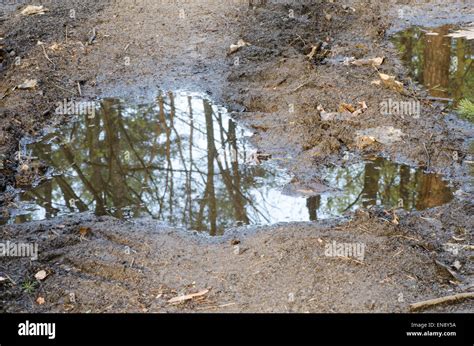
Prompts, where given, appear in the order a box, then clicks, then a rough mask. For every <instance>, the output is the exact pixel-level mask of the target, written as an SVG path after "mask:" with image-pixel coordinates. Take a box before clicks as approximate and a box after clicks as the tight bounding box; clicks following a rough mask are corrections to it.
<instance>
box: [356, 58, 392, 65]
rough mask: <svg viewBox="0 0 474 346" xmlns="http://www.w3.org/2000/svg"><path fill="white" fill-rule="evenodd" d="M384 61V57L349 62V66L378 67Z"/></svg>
mask: <svg viewBox="0 0 474 346" xmlns="http://www.w3.org/2000/svg"><path fill="white" fill-rule="evenodd" d="M384 60H385V58H384V57H378V58H371V59H358V60H354V61H351V64H352V65H355V66H366V65H371V66H380V65H382V64H383V61H384Z"/></svg>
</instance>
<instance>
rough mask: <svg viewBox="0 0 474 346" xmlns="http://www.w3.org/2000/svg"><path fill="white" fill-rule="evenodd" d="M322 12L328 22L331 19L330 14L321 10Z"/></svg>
mask: <svg viewBox="0 0 474 346" xmlns="http://www.w3.org/2000/svg"><path fill="white" fill-rule="evenodd" d="M323 12H324V18H326V20H327V21H328V22H329V21H330V20H331V19H332V16H331V15H330V14H329V13H327V12H326V11H323Z"/></svg>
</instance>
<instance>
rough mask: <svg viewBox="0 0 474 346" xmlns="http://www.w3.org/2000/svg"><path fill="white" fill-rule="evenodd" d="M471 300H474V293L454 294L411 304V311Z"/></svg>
mask: <svg viewBox="0 0 474 346" xmlns="http://www.w3.org/2000/svg"><path fill="white" fill-rule="evenodd" d="M469 298H474V292H468V293H459V294H454V295H451V296H446V297H441V298H435V299H429V300H425V301H422V302H418V303H414V304H410V310H411V311H415V310H420V309H425V308H428V307H430V306H435V305H439V304H443V303H454V302H456V301H458V300H463V299H469Z"/></svg>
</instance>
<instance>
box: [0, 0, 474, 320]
mask: <svg viewBox="0 0 474 346" xmlns="http://www.w3.org/2000/svg"><path fill="white" fill-rule="evenodd" d="M82 4H84V5H82ZM86 4H87V5H91V6H85V5H86ZM343 5H344V6H343ZM405 5H408V4H405ZM405 5H404V6H405ZM409 5H410V6H414V10H413V11H411V12H410V16H407V17H404V20H403V21H401V20H400V18H399V17H398V16H399V11H398V10H399V9H400V7H403V6H398V5H389V4H367V3H366V2H364V1H351V2H347V3H344V4H341V3H338V2H334V3H331V2H327V3H326V2H324V3H314V4H306V5H300V4H294V3H291V4H290V5H284V4H281V2H280V3H278V4H273V3H272V2H270V1H269V2H267V3H265V4H263V3H260V4H258V5H257V6H255V8H254V7H253V6H249V5H248V4H245V3H234V4H232V6H229V5H228V4H220V3H218V2H214V1H206V2H199V3H193V4H189V3H186V5H185V6H184V5H180V4H176V3H169V4H168V3H162V2H157V3H156V4H155V3H152V2H148V1H146V2H143V4H140V3H139V2H138V3H137V2H135V1H133V2H132V1H129V2H127V1H124V2H112V3H111V4H107V5H100V6H99V5H95V4H94V5H93V4H92V3H90V4H89V3H84V2H81V5H80V6H79V5H78V4H77V3H75V2H72V1H66V2H58V3H55V2H53V3H51V5H47V6H48V7H50V11H49V12H48V13H46V14H45V15H42V16H40V17H38V16H33V17H27V18H24V17H21V16H19V15H18V11H13V12H10V13H9V14H8V15H7V19H6V20H5V21H4V22H3V25H2V34H1V36H2V37H4V40H3V41H2V45H3V46H4V48H3V50H4V52H5V51H6V52H7V54H4V55H5V56H6V58H4V60H3V61H4V62H5V64H6V65H5V66H6V67H5V69H4V70H3V71H2V72H1V73H2V81H1V85H0V88H1V89H0V90H1V92H2V93H3V95H2V96H1V98H2V100H1V101H0V102H1V103H2V115H1V117H2V125H1V126H2V138H3V142H1V144H2V145H3V147H2V153H3V154H5V155H6V161H5V169H3V170H2V172H1V174H2V177H1V182H2V184H3V185H2V191H5V189H7V186H10V187H12V186H13V187H15V184H16V179H15V176H16V173H17V172H18V169H19V167H18V164H19V162H18V160H16V159H15V153H16V150H17V146H18V141H19V140H20V139H21V138H22V137H23V136H24V135H25V134H28V133H30V134H35V133H39V132H40V131H41V129H43V128H44V127H45V126H46V125H48V124H55V123H59V122H63V121H67V120H68V118H67V117H61V116H57V115H55V114H54V109H55V106H56V103H57V102H58V101H61V100H63V99H70V98H74V99H80V100H90V99H95V98H103V97H119V98H127V99H131V100H136V102H145V101H150V100H153V99H154V98H155V97H156V95H157V91H158V90H160V89H161V90H179V89H187V90H190V91H197V92H201V93H205V94H207V95H209V96H210V97H212V98H213V99H214V100H215V102H217V103H221V104H225V105H227V106H228V108H229V110H230V111H234V112H235V114H234V117H235V118H236V119H237V120H238V121H239V122H240V124H244V125H246V126H248V128H250V129H252V131H254V136H253V138H252V141H253V143H254V144H255V145H256V146H257V147H258V148H259V149H260V150H261V151H262V152H263V153H268V154H271V155H272V157H273V158H274V159H277V161H278V163H279V165H281V167H284V168H286V169H288V171H289V172H291V173H292V174H294V184H296V185H299V186H305V185H309V186H311V185H312V184H314V183H318V178H319V176H320V172H321V170H322V169H324V168H325V166H326V165H328V164H334V165H337V166H339V165H342V164H347V165H348V164H351V163H357V162H360V160H361V158H362V156H365V155H386V156H388V157H390V158H392V159H393V160H395V161H398V162H406V163H409V164H410V165H412V166H413V167H421V168H430V169H431V170H433V171H437V172H441V173H443V174H445V175H446V177H447V178H449V179H450V181H451V183H452V185H453V186H454V190H455V191H456V190H461V191H458V192H457V193H456V194H455V196H456V198H455V199H454V200H453V201H452V202H451V203H450V204H447V205H444V206H441V207H438V208H434V209H430V210H426V211H423V212H413V213H407V212H403V211H401V210H397V211H395V212H393V211H383V210H379V209H377V208H375V209H373V208H371V209H372V210H370V211H360V212H358V213H357V214H356V215H355V216H353V217H352V218H353V219H352V220H349V219H350V216H349V217H346V218H342V219H339V220H333V221H325V222H322V221H318V222H307V223H294V224H293V223H289V224H279V225H274V226H268V227H259V228H255V227H250V228H237V229H229V230H227V231H226V232H225V235H224V236H223V237H216V238H210V237H207V236H206V235H204V234H190V232H188V231H184V230H176V229H174V228H168V227H165V226H163V225H162V224H160V223H156V222H153V221H150V220H132V221H130V222H126V221H118V220H114V219H112V218H108V217H100V218H97V217H94V216H90V215H78V216H72V217H65V218H60V219H58V220H54V221H44V222H33V223H27V224H23V225H16V226H15V225H8V226H2V228H1V232H2V236H1V239H8V240H15V241H25V242H38V243H39V253H40V256H39V260H38V261H33V262H31V261H29V260H28V259H21V260H18V259H16V258H11V259H10V258H9V259H6V260H5V259H2V260H1V267H0V270H1V273H0V276H2V277H5V278H6V280H3V281H2V282H0V292H1V293H0V295H1V297H0V300H1V306H2V311H7V312H17V311H38V312H47V311H53V312H88V311H91V312H164V311H172V312H173V311H229V312H231V311H232V312H234V311H235V312H237V311H238V312H244V311H245V312H277V311H278V312H292V311H294V312H306V311H309V312H382V311H383V312H406V311H408V309H409V307H408V306H409V304H410V303H413V302H416V301H420V300H424V299H429V298H434V297H439V296H444V295H448V294H453V293H459V292H463V291H467V290H469V289H470V288H469V285H470V284H472V269H473V268H472V245H470V244H472V224H473V207H472V195H470V194H469V185H468V182H469V179H470V176H469V174H468V167H469V166H468V164H466V163H465V162H464V161H466V160H469V153H468V150H467V148H468V147H467V145H468V142H467V139H468V138H472V127H469V126H467V125H466V123H462V122H457V121H455V122H454V124H453V125H448V123H447V122H446V121H445V119H444V117H445V114H443V108H444V106H443V105H440V104H436V103H433V102H431V101H429V100H423V97H424V96H427V93H426V91H424V90H423V89H421V88H420V87H419V86H414V85H412V83H411V82H410V81H409V80H408V79H407V72H406V70H405V69H404V67H403V66H402V64H401V62H400V61H399V60H398V57H397V54H396V51H395V49H394V47H393V45H392V44H391V43H390V42H389V41H388V37H387V33H389V32H390V31H391V30H392V29H393V28H394V27H395V28H397V29H398V28H401V27H403V26H407V25H410V23H416V22H417V21H418V20H419V18H420V17H417V14H419V16H422V15H423V14H424V13H425V11H426V9H427V8H428V7H429V8H430V9H431V10H432V11H431V12H433V16H434V17H435V18H437V19H436V20H434V19H433V21H431V22H432V23H434V24H438V21H439V22H443V23H444V21H449V20H450V19H449V18H448V16H447V15H446V14H447V12H446V11H447V9H449V10H450V11H449V12H454V11H457V12H459V13H463V14H465V15H460V16H457V17H456V18H454V17H450V18H451V20H454V21H462V22H464V21H465V22H468V21H469V20H472V13H471V14H470V13H469V9H466V8H465V6H464V5H463V4H457V3H453V4H452V5H451V4H448V5H447V7H444V5H443V6H439V5H436V6H434V5H430V4H425V5H416V4H411V3H410V4H409ZM83 6H84V8H83ZM71 7H72V8H78V9H79V10H78V11H77V17H76V19H74V21H72V20H71V18H70V17H69V16H68V15H69V13H70V12H69V10H70V9H71ZM183 10H184V12H183ZM291 11H293V12H291ZM156 13H160V14H161V16H160V21H157V18H156ZM290 13H292V16H291V17H290V15H289V14H290ZM131 18H133V19H131ZM59 19H60V20H61V21H60V24H61V25H59V26H58V25H57V21H58V20H59ZM401 22H403V23H401ZM431 22H430V20H426V24H427V25H429V24H430V23H431ZM20 24H21V25H20ZM132 24H133V25H132ZM58 28H62V30H58ZM66 28H67V30H66ZM92 28H95V29H96V30H95V32H96V35H93V32H94V31H93V30H92ZM66 31H67V35H66ZM239 39H244V40H245V41H246V42H249V43H250V45H249V46H246V47H244V48H242V49H240V50H239V51H238V52H236V53H234V54H231V55H229V54H228V49H229V46H230V45H231V44H233V43H236V42H237V41H238V40H239ZM38 40H40V41H42V42H44V45H37V41H38ZM55 44H57V45H58V46H54V45H55ZM319 44H320V50H319V51H318V52H317V53H316V55H313V56H312V58H311V59H309V58H308V56H307V55H308V54H310V53H311V51H312V47H314V46H315V45H318V46H319ZM43 47H44V49H45V50H43ZM52 47H53V48H54V49H53V48H52ZM11 50H14V51H15V55H14V54H11ZM16 55H18V56H21V58H22V59H21V61H22V62H21V65H20V66H15V65H14V57H15V56H16ZM376 56H383V57H385V61H384V63H383V64H382V65H381V66H378V67H377V68H378V70H379V71H380V72H383V73H386V74H389V75H395V76H396V79H397V80H399V81H401V82H403V83H404V85H405V86H406V88H407V89H408V90H409V93H408V94H407V95H401V94H400V93H398V92H396V91H392V90H389V89H385V88H381V87H380V86H375V85H373V84H371V82H372V81H373V80H374V79H376V78H377V71H376V70H375V69H374V68H373V67H371V66H352V65H349V66H346V65H345V64H343V59H342V60H341V59H340V58H345V57H354V58H356V59H359V58H368V57H376ZM331 58H332V60H330V59H331ZM325 60H326V61H325ZM328 60H330V61H332V62H330V61H328ZM2 63H3V62H2ZM27 78H35V79H38V81H39V86H38V87H37V88H36V89H34V90H21V91H20V90H13V87H14V86H16V85H19V84H20V83H22V82H23V81H24V80H25V79H27ZM408 86H410V87H408ZM81 95H82V97H81ZM414 97H416V99H418V100H422V101H421V102H422V108H421V112H422V113H421V116H420V118H418V119H414V118H413V117H405V118H401V117H398V116H387V115H382V114H381V112H380V111H379V105H380V103H381V102H382V101H383V100H387V99H393V100H400V101H408V100H413V98H414ZM358 102H365V103H366V105H367V109H366V110H365V111H364V112H363V113H362V114H360V115H359V116H358V117H357V118H356V119H352V120H351V121H349V122H344V121H343V122H337V121H323V120H322V118H321V111H319V110H318V106H319V105H321V106H322V107H323V108H324V109H325V110H327V111H336V110H337V109H338V108H339V106H340V105H341V103H348V104H349V103H350V104H353V105H357V104H358ZM380 126H391V127H393V128H394V129H397V130H399V131H401V132H402V133H403V134H404V135H403V137H402V140H400V141H397V142H394V143H388V144H387V143H373V144H372V145H369V146H366V147H363V148H361V147H360V146H359V145H358V143H357V140H356V138H357V132H358V131H365V130H368V129H371V128H375V127H380ZM453 152H457V153H458V156H457V157H458V160H453ZM334 241H335V242H336V243H337V244H338V243H340V244H364V246H365V252H364V253H365V256H364V258H357V257H340V256H330V255H329V256H328V254H327V253H326V246H327V245H328V244H333V242H334ZM446 244H448V245H446ZM453 249H457V251H454V250H453ZM434 260H438V261H439V262H440V263H443V264H444V265H445V266H447V267H448V268H449V270H447V269H446V267H443V266H442V265H439V264H436V263H435V262H434ZM455 261H458V262H459V265H460V266H458V265H457V264H456V266H453V264H454V263H455ZM40 270H45V271H46V273H47V275H48V276H47V278H46V279H45V280H42V281H40V282H36V281H37V280H36V279H35V278H34V275H35V274H36V273H37V272H38V271H40ZM450 271H451V272H452V273H454V275H453V274H452V273H450ZM204 290H209V292H206V293H205V294H203V295H202V296H201V297H199V298H198V299H194V300H191V301H189V302H186V303H183V304H178V305H173V304H169V303H168V300H169V299H171V298H174V297H177V296H180V295H183V294H189V293H196V292H203V291H204ZM39 297H41V298H44V299H45V303H44V304H39V303H38V300H37V299H38V298H39ZM40 302H41V300H40ZM430 311H456V312H461V311H463V312H467V311H472V302H470V301H465V302H462V303H459V304H455V305H447V306H441V307H438V308H435V309H431V310H430Z"/></svg>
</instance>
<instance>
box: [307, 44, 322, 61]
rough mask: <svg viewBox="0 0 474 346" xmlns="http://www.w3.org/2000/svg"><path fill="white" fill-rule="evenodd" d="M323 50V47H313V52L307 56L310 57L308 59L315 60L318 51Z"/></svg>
mask: <svg viewBox="0 0 474 346" xmlns="http://www.w3.org/2000/svg"><path fill="white" fill-rule="evenodd" d="M320 48H321V46H319V45H317V46H312V47H311V52H309V54H307V55H306V56H307V57H308V59H310V60H311V59H313V58H314V55H315V54H316V53H317V51H318V50H319V49H320Z"/></svg>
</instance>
